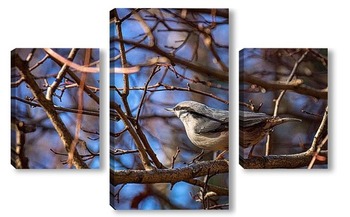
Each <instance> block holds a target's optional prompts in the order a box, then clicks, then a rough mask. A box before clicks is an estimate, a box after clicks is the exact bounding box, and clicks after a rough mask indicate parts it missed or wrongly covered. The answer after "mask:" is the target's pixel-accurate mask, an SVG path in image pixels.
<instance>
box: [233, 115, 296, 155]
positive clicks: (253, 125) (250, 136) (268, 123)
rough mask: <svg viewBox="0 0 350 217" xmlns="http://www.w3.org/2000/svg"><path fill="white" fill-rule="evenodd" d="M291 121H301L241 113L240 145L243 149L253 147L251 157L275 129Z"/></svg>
mask: <svg viewBox="0 0 350 217" xmlns="http://www.w3.org/2000/svg"><path fill="white" fill-rule="evenodd" d="M290 121H301V120H300V119H297V118H280V117H272V116H270V115H267V114H265V113H256V112H249V111H239V145H240V146H241V147H243V148H248V147H249V146H252V149H251V151H250V153H249V155H251V153H252V151H253V148H254V146H255V145H256V144H258V143H259V142H260V141H261V140H262V139H263V138H264V137H265V136H266V135H267V134H268V133H269V132H270V131H271V130H272V129H273V127H275V126H277V125H280V124H283V123H286V122H290Z"/></svg>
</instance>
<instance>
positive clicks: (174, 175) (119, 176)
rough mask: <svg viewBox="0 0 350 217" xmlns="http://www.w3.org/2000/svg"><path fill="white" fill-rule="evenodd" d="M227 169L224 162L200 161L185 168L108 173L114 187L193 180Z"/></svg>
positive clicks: (224, 171)
mask: <svg viewBox="0 0 350 217" xmlns="http://www.w3.org/2000/svg"><path fill="white" fill-rule="evenodd" d="M228 170H229V167H228V163H227V161H225V160H215V161H202V162H199V163H197V164H193V165H190V166H187V167H182V168H176V169H157V170H150V171H145V170H120V171H113V170H111V171H110V179H111V180H110V182H111V183H112V185H114V186H116V185H119V184H124V183H140V184H152V183H172V184H174V183H176V182H179V181H186V180H190V179H193V178H197V177H201V176H205V175H215V174H218V173H228Z"/></svg>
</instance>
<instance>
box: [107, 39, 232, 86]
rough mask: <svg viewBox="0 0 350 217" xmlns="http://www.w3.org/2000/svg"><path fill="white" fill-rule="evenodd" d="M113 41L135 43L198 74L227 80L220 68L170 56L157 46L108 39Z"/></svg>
mask: <svg viewBox="0 0 350 217" xmlns="http://www.w3.org/2000/svg"><path fill="white" fill-rule="evenodd" d="M115 41H117V42H119V43H120V42H123V43H125V44H129V45H135V46H137V47H138V48H142V49H146V50H149V51H152V52H154V53H157V54H158V55H160V56H163V57H166V58H168V59H169V60H170V61H171V62H172V63H177V64H180V65H183V66H186V67H187V68H189V69H191V70H192V71H195V72H197V73H199V74H206V75H207V76H213V77H215V78H217V79H218V80H221V81H228V72H223V71H220V70H217V69H214V68H210V67H208V66H201V65H198V64H194V63H192V62H189V61H188V60H186V59H183V58H180V57H175V56H172V55H171V54H169V53H167V52H165V51H163V50H162V49H160V48H159V47H157V46H153V47H150V46H148V45H145V44H141V43H138V42H134V41H130V40H122V39H120V38H111V39H110V42H115Z"/></svg>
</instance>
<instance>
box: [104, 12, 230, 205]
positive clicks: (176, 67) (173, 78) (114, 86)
mask: <svg viewBox="0 0 350 217" xmlns="http://www.w3.org/2000/svg"><path fill="white" fill-rule="evenodd" d="M110 15H111V21H110V67H111V75H110V76H111V77H110V82H111V87H110V100H111V101H112V102H115V103H117V104H118V105H120V106H121V108H122V109H123V111H125V113H126V114H127V115H128V117H129V119H131V120H134V121H136V122H137V125H138V126H139V127H140V128H141V130H142V132H143V134H144V135H145V137H146V140H147V141H148V143H149V144H150V146H151V148H152V150H153V151H154V152H155V154H156V156H157V158H158V159H159V161H160V162H161V163H162V164H163V165H164V166H166V167H168V168H170V167H171V165H172V162H173V156H174V155H175V153H176V150H177V148H179V149H180V153H179V155H178V156H177V158H176V160H175V161H174V167H175V168H180V167H184V166H187V164H188V163H189V162H190V161H191V160H192V159H193V158H194V157H195V156H196V155H198V154H199V153H200V152H201V150H200V149H199V148H197V147H195V146H194V145H192V143H191V142H190V141H189V139H188V138H187V135H186V133H185V130H184V127H183V125H182V123H181V121H180V120H179V119H178V118H177V117H175V116H174V115H173V114H172V113H171V112H168V111H166V110H165V108H169V107H174V106H175V105H176V104H177V103H179V102H181V101H185V100H194V101H198V102H201V103H204V104H206V105H208V106H210V107H214V108H218V109H226V110H228V106H229V105H228V104H229V102H228V99H229V95H228V93H229V91H228V90H229V83H228V78H229V71H228V67H229V52H228V51H229V15H228V10H227V9H216V10H212V9H198V10H197V9H114V10H112V11H111V12H110ZM123 59H124V60H123ZM121 67H124V68H125V67H128V68H130V70H136V71H134V72H132V73H130V74H128V75H123V74H121V73H114V72H117V71H118V70H119V71H120V68H121ZM126 79H127V81H126ZM110 124H111V138H110V142H111V147H110V148H111V150H110V151H111V158H110V159H111V161H110V167H111V169H112V170H127V169H132V170H136V169H142V164H141V161H140V157H139V155H138V153H137V150H136V149H137V147H136V146H135V144H134V141H133V139H132V136H131V135H130V134H129V133H128V131H127V130H126V128H125V125H124V124H123V122H122V121H120V120H118V118H117V115H116V112H115V110H113V109H111V122H110ZM122 152H127V153H124V154H123V153H122ZM227 157H228V156H227ZM211 159H213V153H207V154H206V155H205V156H204V159H203V160H211ZM209 183H210V184H214V185H218V186H221V187H226V188H228V186H229V183H228V174H220V175H215V176H214V177H211V178H210V180H209ZM110 187H111V188H110V190H111V197H110V200H111V205H112V206H113V207H114V208H115V209H201V208H203V204H202V203H201V202H200V201H196V194H197V193H198V192H199V187H197V186H192V185H190V184H187V183H185V182H179V183H176V184H175V185H174V186H171V184H127V185H118V186H113V185H111V186H110ZM215 204H228V196H222V197H217V198H215V201H212V202H211V206H212V205H215ZM222 208H225V209H227V208H228V205H226V206H223V207H222Z"/></svg>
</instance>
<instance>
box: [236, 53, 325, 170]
mask: <svg viewBox="0 0 350 217" xmlns="http://www.w3.org/2000/svg"><path fill="white" fill-rule="evenodd" d="M304 54H305V55H304ZM303 55H304V57H303ZM299 60H301V61H299ZM298 61H299V62H300V63H299V64H298V67H297V68H296V71H295V75H294V77H293V79H292V80H291V82H290V84H291V85H293V84H295V85H296V87H295V89H289V90H287V91H286V93H285V95H284V96H283V98H282V100H281V101H280V105H279V109H278V115H277V116H280V117H294V118H299V119H301V120H302V122H301V123H299V122H289V123H285V124H281V125H278V126H276V127H275V128H274V130H273V132H272V136H271V141H270V153H271V154H294V153H300V152H303V151H305V150H307V149H308V148H309V147H310V146H311V143H312V141H313V139H314V136H315V133H316V131H317V129H318V128H319V126H320V123H321V120H322V117H323V114H324V112H325V108H326V107H327V106H328V96H327V92H328V50H327V49H268V48H264V49H243V50H241V51H240V56H239V62H240V66H239V68H240V83H239V97H240V99H239V101H240V110H249V109H248V108H247V106H244V105H242V104H246V105H254V106H255V108H258V107H259V106H260V105H261V107H260V109H259V112H264V113H266V114H268V115H271V116H272V115H273V112H274V107H275V100H276V99H277V98H278V96H279V94H280V93H281V91H282V90H283V88H277V87H276V86H274V84H285V83H286V81H287V79H288V77H289V76H290V74H291V72H292V70H293V68H294V67H295V64H296V62H298ZM298 86H299V87H305V88H304V89H303V90H301V88H299V87H298ZM305 89H307V90H306V91H305ZM310 90H315V91H310ZM324 134H327V130H325V132H324ZM265 143H266V137H265V139H263V140H262V141H261V142H260V144H257V145H256V147H255V149H254V152H253V153H254V154H255V155H258V156H264V155H265ZM324 148H325V149H326V150H327V145H326V146H324ZM249 151H250V148H246V149H244V156H245V158H246V157H247V155H248V152H249ZM319 167H322V168H327V164H325V165H322V166H319Z"/></svg>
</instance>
